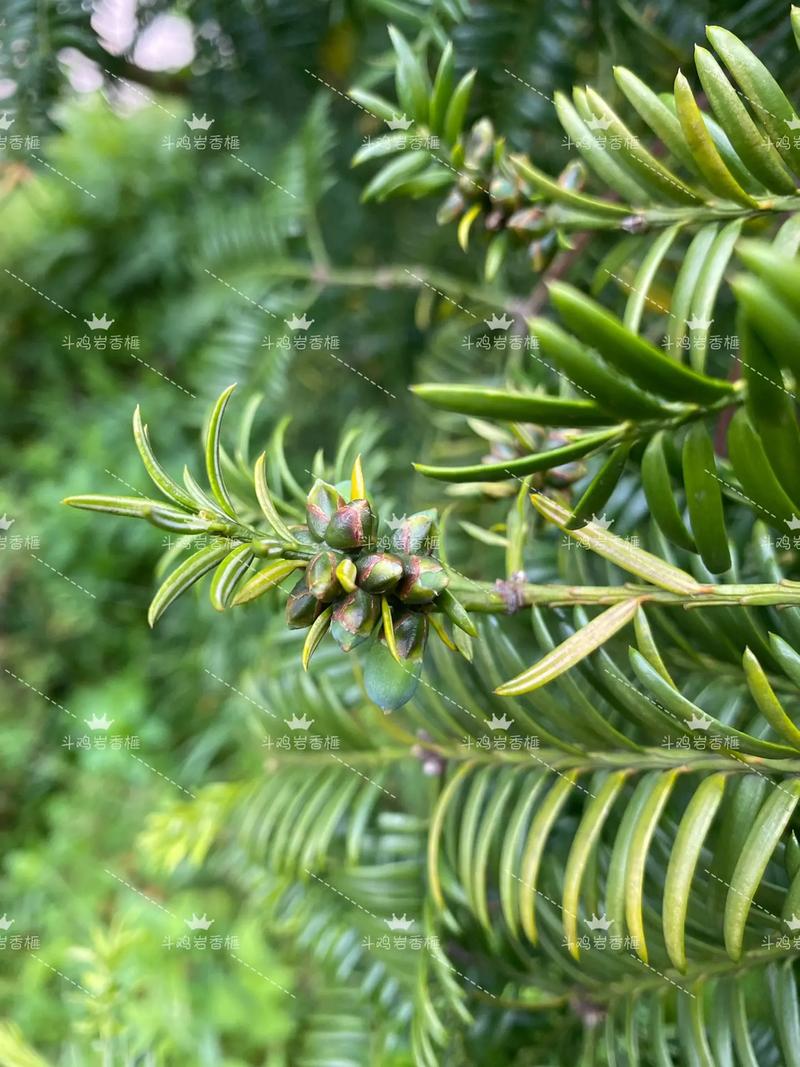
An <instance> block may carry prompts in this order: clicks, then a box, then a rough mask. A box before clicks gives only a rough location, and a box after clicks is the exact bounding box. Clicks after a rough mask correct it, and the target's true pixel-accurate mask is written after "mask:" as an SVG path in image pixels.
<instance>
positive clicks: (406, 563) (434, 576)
mask: <svg viewBox="0 0 800 1067" xmlns="http://www.w3.org/2000/svg"><path fill="white" fill-rule="evenodd" d="M447 580H448V579H447V573H446V571H445V569H444V567H443V566H442V565H441V563H439V562H438V561H437V560H435V559H432V558H431V557H430V556H409V557H408V558H407V559H405V560H403V580H402V582H401V583H400V585H399V586H398V587H397V589H396V590H395V595H396V596H397V597H399V599H400V600H402V601H403V602H404V603H406V604H430V603H431V602H432V601H433V600H435V599H436V595H437V594H438V593H441V591H442V590H443V589H444V588H445V587H446V586H447Z"/></svg>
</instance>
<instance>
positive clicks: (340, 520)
mask: <svg viewBox="0 0 800 1067" xmlns="http://www.w3.org/2000/svg"><path fill="white" fill-rule="evenodd" d="M375 525H376V524H375V515H374V513H373V511H372V508H371V507H370V506H369V503H368V501H366V500H351V501H350V503H349V504H343V505H342V506H341V507H340V508H337V509H336V511H335V512H334V514H333V517H332V518H331V521H330V522H329V523H328V528H327V530H326V531H325V540H326V541H327V542H328V544H329V545H330V546H331V548H341V549H344V550H345V551H348V550H352V549H354V548H362V547H363V546H364V545H369V544H371V543H372V542H373V540H374V537H375Z"/></svg>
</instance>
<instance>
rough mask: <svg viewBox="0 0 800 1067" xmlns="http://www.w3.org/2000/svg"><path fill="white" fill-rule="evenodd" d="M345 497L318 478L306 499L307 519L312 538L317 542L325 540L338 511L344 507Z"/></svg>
mask: <svg viewBox="0 0 800 1067" xmlns="http://www.w3.org/2000/svg"><path fill="white" fill-rule="evenodd" d="M344 502H345V501H344V497H343V496H342V495H341V493H340V492H339V491H338V490H337V489H336V488H335V486H332V485H329V484H328V483H327V482H323V481H322V479H321V478H317V480H316V481H315V482H314V484H313V485H312V486H311V490H310V492H309V494H308V496H307V497H306V518H307V522H308V529H309V532H310V533H311V536H312V537H313V538H314V539H315V540H316V541H324V540H325V531H326V530H327V528H328V523H329V522H330V521H331V519H332V518H333V515H334V513H335V512H336V510H337V509H338V508H340V507H342V506H343V504H344Z"/></svg>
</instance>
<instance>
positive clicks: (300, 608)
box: [286, 574, 322, 630]
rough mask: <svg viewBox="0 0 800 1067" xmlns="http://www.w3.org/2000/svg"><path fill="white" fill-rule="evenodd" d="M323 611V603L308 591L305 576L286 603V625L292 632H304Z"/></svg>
mask: <svg viewBox="0 0 800 1067" xmlns="http://www.w3.org/2000/svg"><path fill="white" fill-rule="evenodd" d="M321 611H322V602H321V601H320V600H317V598H316V597H315V596H314V595H313V594H312V593H310V592H309V591H308V586H307V585H306V576H305V574H304V575H303V577H302V578H301V579H300V581H299V582H298V583H297V585H295V587H294V589H292V591H291V593H289V598H288V600H287V601H286V624H287V626H288V627H289V629H290V630H304V629H305V628H306V627H307V626H310V625H311V623H312V622H313V621H314V619H316V617H317V615H319V613H320V612H321Z"/></svg>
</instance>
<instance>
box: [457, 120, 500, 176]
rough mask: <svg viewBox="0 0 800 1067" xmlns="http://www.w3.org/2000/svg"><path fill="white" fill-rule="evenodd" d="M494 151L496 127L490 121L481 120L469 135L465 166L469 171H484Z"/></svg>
mask: <svg viewBox="0 0 800 1067" xmlns="http://www.w3.org/2000/svg"><path fill="white" fill-rule="evenodd" d="M493 150H494V126H492V123H491V120H490V119H479V120H478V121H477V122H476V123H475V125H474V126H473V127H472V129H471V130H470V131H469V134H468V135H467V142H466V147H465V149H464V165H465V166H466V167H467V169H469V170H482V169H483V168H484V167H485V166H486V164H487V163H488V162H489V161H490V160H491V158H492V153H493Z"/></svg>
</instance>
